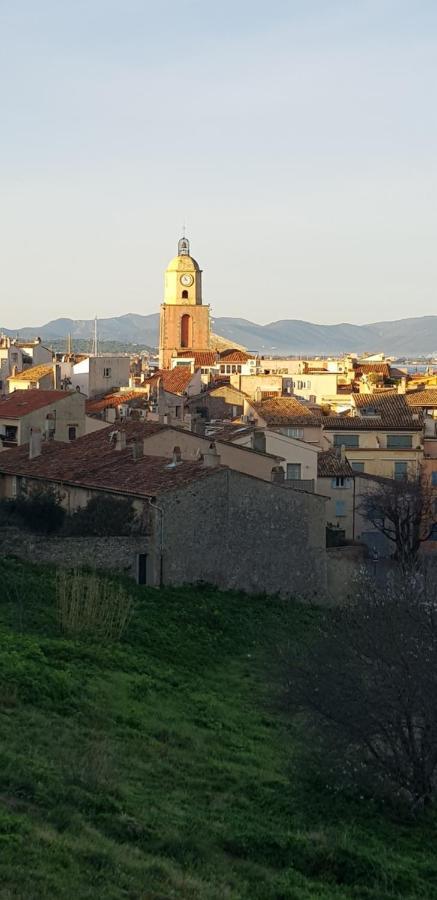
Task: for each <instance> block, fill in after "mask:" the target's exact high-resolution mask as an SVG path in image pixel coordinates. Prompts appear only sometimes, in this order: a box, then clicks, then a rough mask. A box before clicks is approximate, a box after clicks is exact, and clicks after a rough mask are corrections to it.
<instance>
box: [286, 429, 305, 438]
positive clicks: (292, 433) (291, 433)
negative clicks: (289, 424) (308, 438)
mask: <svg viewBox="0 0 437 900" xmlns="http://www.w3.org/2000/svg"><path fill="white" fill-rule="evenodd" d="M281 434H286V435H287V437H291V438H299V440H301V441H302V440H303V428H281Z"/></svg>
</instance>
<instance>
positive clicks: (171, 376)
mask: <svg viewBox="0 0 437 900" xmlns="http://www.w3.org/2000/svg"><path fill="white" fill-rule="evenodd" d="M194 374H195V373H193V372H192V371H191V366H186V365H182V366H175V367H174V369H158V371H157V372H155V373H154V374H153V375H152V376H151V378H148V379H147V381H146V382H145V384H152V385H153V384H155V385H156V384H157V383H158V380H160V382H161V384H162V386H163V388H164V390H165V391H169V393H171V394H183V393H184V391H186V390H187V388H188V385H189V383H190V381H191V379H192V378H193V377H194Z"/></svg>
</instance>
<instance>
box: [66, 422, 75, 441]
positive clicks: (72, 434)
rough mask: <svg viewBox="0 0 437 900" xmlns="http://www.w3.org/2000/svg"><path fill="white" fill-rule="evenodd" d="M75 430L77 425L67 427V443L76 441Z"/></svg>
mask: <svg viewBox="0 0 437 900" xmlns="http://www.w3.org/2000/svg"><path fill="white" fill-rule="evenodd" d="M76 429H77V425H69V426H68V440H69V441H75V440H76Z"/></svg>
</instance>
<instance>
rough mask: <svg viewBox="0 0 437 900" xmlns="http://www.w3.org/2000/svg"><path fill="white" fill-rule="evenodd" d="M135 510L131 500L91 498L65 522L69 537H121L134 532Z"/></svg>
mask: <svg viewBox="0 0 437 900" xmlns="http://www.w3.org/2000/svg"><path fill="white" fill-rule="evenodd" d="M134 522H135V510H134V508H133V504H132V501H131V500H123V499H121V498H118V497H106V496H102V497H92V498H91V500H90V501H89V503H88V505H87V506H84V507H83V508H82V509H78V510H77V511H76V512H75V513H73V515H71V516H70V517H69V518H68V519H67V521H66V522H65V529H64V530H65V532H66V533H67V534H69V535H95V536H122V535H129V534H131V533H132V531H133V530H134Z"/></svg>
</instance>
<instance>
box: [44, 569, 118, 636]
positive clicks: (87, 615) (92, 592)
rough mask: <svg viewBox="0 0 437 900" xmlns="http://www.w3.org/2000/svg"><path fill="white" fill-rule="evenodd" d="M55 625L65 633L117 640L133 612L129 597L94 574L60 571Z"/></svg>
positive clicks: (115, 585) (57, 584) (57, 582)
mask: <svg viewBox="0 0 437 900" xmlns="http://www.w3.org/2000/svg"><path fill="white" fill-rule="evenodd" d="M56 608H57V615H58V623H59V626H60V628H61V631H63V632H64V633H65V634H70V635H83V634H90V635H92V636H93V637H98V638H101V639H105V640H118V639H119V638H120V637H121V636H122V634H123V632H124V630H125V628H126V625H127V623H128V621H129V618H130V615H131V612H132V598H131V597H130V596H129V594H127V593H126V591H125V590H124V589H123V588H122V587H121V586H120V585H119V584H117V583H116V582H111V581H109V580H107V579H106V578H101V577H99V576H98V575H97V574H96V573H91V572H81V571H78V570H74V569H73V570H71V569H70V570H69V569H60V570H59V571H58V574H57V580H56Z"/></svg>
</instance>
